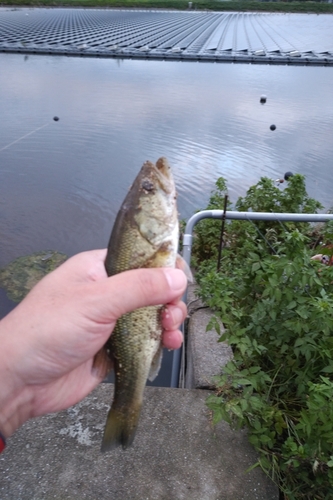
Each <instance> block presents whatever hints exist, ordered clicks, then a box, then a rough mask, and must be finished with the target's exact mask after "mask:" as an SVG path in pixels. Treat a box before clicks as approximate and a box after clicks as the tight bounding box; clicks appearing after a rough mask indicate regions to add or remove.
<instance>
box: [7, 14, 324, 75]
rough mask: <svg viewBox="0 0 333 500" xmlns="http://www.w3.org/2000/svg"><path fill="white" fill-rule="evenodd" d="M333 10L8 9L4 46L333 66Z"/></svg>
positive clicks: (103, 54)
mask: <svg viewBox="0 0 333 500" xmlns="http://www.w3.org/2000/svg"><path fill="white" fill-rule="evenodd" d="M332 32H333V16H332V15H319V16H318V15H304V14H303V15H295V14H291V15H290V14H272V13H255V12H253V13H250V12H249V13H244V12H231V13H223V12H208V11H192V10H188V11H161V10H155V11H154V10H108V9H105V10H103V9H39V8H37V9H24V8H22V9H8V8H3V9H0V52H21V53H37V54H66V55H76V56H95V57H96V56H99V57H121V58H125V57H129V58H156V59H177V60H203V61H222V62H223V61H233V62H253V63H266V64H267V63H271V64H274V63H275V64H312V65H333V37H332Z"/></svg>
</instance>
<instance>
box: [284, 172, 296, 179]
mask: <svg viewBox="0 0 333 500" xmlns="http://www.w3.org/2000/svg"><path fill="white" fill-rule="evenodd" d="M293 175H294V174H293V173H292V172H286V173H285V174H284V180H285V181H287V180H288V179H289V177H292V176H293Z"/></svg>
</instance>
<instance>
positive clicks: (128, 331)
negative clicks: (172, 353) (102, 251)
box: [101, 157, 179, 452]
mask: <svg viewBox="0 0 333 500" xmlns="http://www.w3.org/2000/svg"><path fill="white" fill-rule="evenodd" d="M176 198H177V196H176V187H175V182H174V180H173V176H172V173H171V168H170V166H169V164H168V161H167V159H166V158H163V157H162V158H159V159H158V160H157V162H156V164H154V163H152V162H150V161H146V162H145V163H144V164H143V166H142V168H141V170H140V172H139V174H138V175H137V177H136V179H135V181H134V183H133V184H132V186H131V188H130V190H129V192H128V194H127V196H126V197H125V200H124V201H123V204H122V206H121V208H120V210H119V212H118V214H117V217H116V220H115V223H114V226H113V229H112V233H111V237H110V241H109V245H108V250H107V256H106V259H105V268H106V272H107V274H108V276H113V275H115V274H117V273H121V272H123V271H126V270H129V269H139V268H154V267H176V261H177V255H178V253H177V252H178V240H179V224H178V212H177V203H176ZM128 286H131V285H130V283H129V285H128ZM163 308H164V305H163V304H161V305H158V306H149V307H143V308H140V309H137V310H135V311H133V312H131V313H128V314H124V315H123V316H121V318H119V319H118V321H117V323H116V326H115V328H114V331H113V333H112V335H111V336H110V338H109V340H108V341H107V343H106V345H105V348H106V349H107V353H108V355H109V356H110V357H111V358H112V360H113V364H114V372H115V391H114V398H113V402H112V405H111V408H110V410H109V413H108V415H107V421H106V425H105V430H104V435H103V440H102V447H101V449H102V452H105V451H109V450H113V449H115V448H117V447H118V446H122V448H123V449H126V448H128V447H129V446H131V445H132V443H133V440H134V436H135V433H136V429H137V426H138V422H139V417H140V412H141V407H142V401H143V394H144V388H145V385H146V382H147V379H149V380H151V381H152V380H154V378H155V377H156V376H157V374H158V371H159V369H160V366H161V360H162V344H161V336H162V323H161V313H162V311H163Z"/></svg>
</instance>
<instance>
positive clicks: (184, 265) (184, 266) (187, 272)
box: [176, 254, 193, 283]
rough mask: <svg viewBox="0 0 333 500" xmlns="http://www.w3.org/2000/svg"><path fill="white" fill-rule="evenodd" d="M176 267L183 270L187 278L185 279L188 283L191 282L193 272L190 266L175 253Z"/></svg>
mask: <svg viewBox="0 0 333 500" xmlns="http://www.w3.org/2000/svg"><path fill="white" fill-rule="evenodd" d="M176 267H177V269H181V270H182V271H183V273H184V274H185V276H186V278H187V281H189V282H190V283H193V274H192V271H191V269H190V266H189V265H188V263H187V262H186V260H185V259H184V258H183V257H182V256H181V255H180V254H177V257H176Z"/></svg>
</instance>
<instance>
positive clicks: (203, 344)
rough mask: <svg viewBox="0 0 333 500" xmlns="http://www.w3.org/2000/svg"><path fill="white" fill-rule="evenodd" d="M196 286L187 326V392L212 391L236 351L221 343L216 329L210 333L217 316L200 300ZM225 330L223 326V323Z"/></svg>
mask: <svg viewBox="0 0 333 500" xmlns="http://www.w3.org/2000/svg"><path fill="white" fill-rule="evenodd" d="M195 292H196V285H195V284H194V285H190V286H189V289H188V310H189V315H190V319H189V322H188V327H187V345H186V375H185V387H186V388H187V389H211V388H213V387H214V385H215V384H214V381H213V378H214V376H215V375H218V374H219V373H221V370H222V368H223V366H225V365H226V364H227V363H228V361H230V359H231V358H232V349H231V347H230V346H229V345H228V344H227V343H226V342H219V341H218V339H219V336H218V334H217V333H216V331H215V330H209V331H206V327H207V325H208V323H209V320H210V319H211V317H212V315H213V313H212V311H211V310H210V309H208V308H205V307H204V305H203V304H202V302H201V301H200V299H197V297H196V294H195ZM221 331H223V325H222V324H221Z"/></svg>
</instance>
